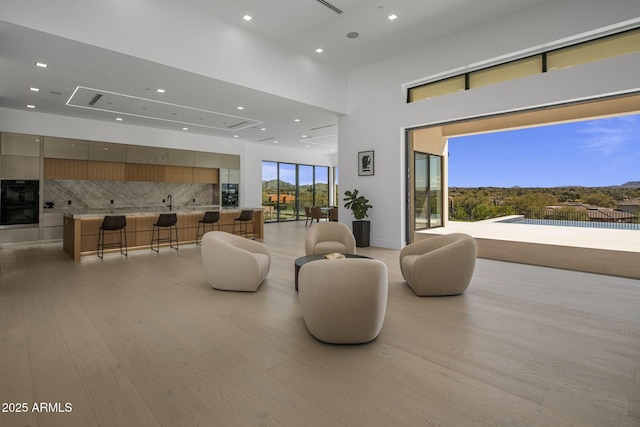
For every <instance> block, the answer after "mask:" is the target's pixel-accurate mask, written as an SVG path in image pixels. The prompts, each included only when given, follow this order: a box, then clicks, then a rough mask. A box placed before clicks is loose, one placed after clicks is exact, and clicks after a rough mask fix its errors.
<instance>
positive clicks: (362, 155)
mask: <svg viewBox="0 0 640 427" xmlns="http://www.w3.org/2000/svg"><path fill="white" fill-rule="evenodd" d="M358 175H359V176H367V175H373V150H371V151H360V152H359V153H358Z"/></svg>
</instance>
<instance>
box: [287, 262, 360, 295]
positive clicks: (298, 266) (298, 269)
mask: <svg viewBox="0 0 640 427" xmlns="http://www.w3.org/2000/svg"><path fill="white" fill-rule="evenodd" d="M344 257H345V258H366V259H371V257H368V256H364V255H356V254H344ZM323 259H326V258H325V257H324V255H323V254H318V255H307V256H303V257H300V258H298V259H297V260H296V261H295V270H296V276H295V277H296V292H297V291H298V273H300V267H302V266H303V265H305V264H306V263H308V262H311V261H320V260H323Z"/></svg>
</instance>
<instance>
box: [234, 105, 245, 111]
mask: <svg viewBox="0 0 640 427" xmlns="http://www.w3.org/2000/svg"><path fill="white" fill-rule="evenodd" d="M236 108H237V109H238V110H244V107H243V106H241V105H238V106H237V107H236Z"/></svg>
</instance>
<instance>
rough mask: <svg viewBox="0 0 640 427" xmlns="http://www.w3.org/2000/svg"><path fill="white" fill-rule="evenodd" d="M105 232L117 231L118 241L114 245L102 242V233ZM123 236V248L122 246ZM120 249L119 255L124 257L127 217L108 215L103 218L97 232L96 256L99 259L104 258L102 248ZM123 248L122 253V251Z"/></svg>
mask: <svg viewBox="0 0 640 427" xmlns="http://www.w3.org/2000/svg"><path fill="white" fill-rule="evenodd" d="M105 231H117V232H118V234H119V240H118V242H115V243H105V242H104V232H105ZM123 235H124V246H123V245H122V242H123V239H122V236H123ZM105 247H108V248H115V247H119V248H120V253H121V254H122V255H124V256H127V253H128V251H127V217H125V216H124V215H109V216H105V217H104V219H103V220H102V225H101V226H100V230H99V232H98V251H97V254H98V256H99V257H100V258H103V257H104V248H105ZM123 248H124V252H123V250H122V249H123Z"/></svg>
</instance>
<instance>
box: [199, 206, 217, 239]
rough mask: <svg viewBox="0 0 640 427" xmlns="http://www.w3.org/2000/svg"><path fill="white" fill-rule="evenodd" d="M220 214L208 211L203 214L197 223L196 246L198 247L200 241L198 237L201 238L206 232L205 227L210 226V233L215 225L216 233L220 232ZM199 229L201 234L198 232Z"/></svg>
mask: <svg viewBox="0 0 640 427" xmlns="http://www.w3.org/2000/svg"><path fill="white" fill-rule="evenodd" d="M219 221H220V212H219V211H208V212H205V213H204V217H203V218H202V219H201V220H200V221H198V228H197V230H196V244H197V245H199V244H200V241H199V240H198V238H199V237H202V236H203V235H204V233H206V232H207V225H210V226H211V231H213V230H214V227H215V225H216V224H218V231H220V222H219ZM200 227H202V232H200Z"/></svg>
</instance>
